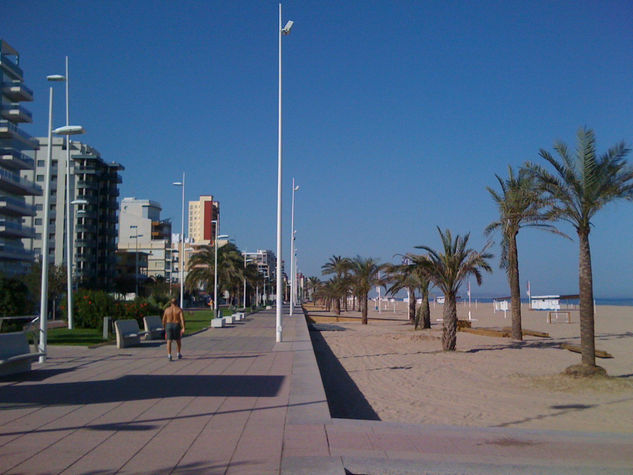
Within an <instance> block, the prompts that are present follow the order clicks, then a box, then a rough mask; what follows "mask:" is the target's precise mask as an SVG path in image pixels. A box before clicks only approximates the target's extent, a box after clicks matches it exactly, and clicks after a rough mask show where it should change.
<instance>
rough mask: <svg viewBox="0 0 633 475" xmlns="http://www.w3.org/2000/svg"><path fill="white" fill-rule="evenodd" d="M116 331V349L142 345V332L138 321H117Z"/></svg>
mask: <svg viewBox="0 0 633 475" xmlns="http://www.w3.org/2000/svg"><path fill="white" fill-rule="evenodd" d="M114 330H115V332H116V347H117V348H125V347H128V346H133V345H139V344H140V343H141V335H144V334H145V332H142V331H141V329H140V328H139V327H138V322H137V321H136V320H115V322H114Z"/></svg>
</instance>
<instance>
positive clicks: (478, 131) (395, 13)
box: [0, 0, 633, 297]
mask: <svg viewBox="0 0 633 475" xmlns="http://www.w3.org/2000/svg"><path fill="white" fill-rule="evenodd" d="M277 5H278V3H277V2H273V1H261V0H258V1H234V2H227V1H222V2H220V1H195V2H194V1H179V2H175V1H169V2H167V1H138V0H137V1H129V0H125V1H118V0H116V1H107V2H105V1H64V2H50V1H29V0H25V1H20V2H4V3H3V5H2V17H1V18H0V37H2V38H4V39H5V40H6V41H8V42H9V43H10V44H12V45H13V46H14V47H15V48H16V49H18V51H20V53H21V56H22V58H21V59H22V67H23V69H24V71H25V79H26V83H27V85H29V87H31V88H32V89H34V91H35V95H36V98H35V101H34V102H33V103H31V104H27V107H28V108H29V109H30V110H31V111H32V112H33V113H34V123H33V124H31V125H27V126H26V127H25V129H26V130H27V131H29V132H30V133H32V134H33V135H37V136H43V135H45V134H46V120H47V107H48V104H47V102H48V100H47V99H48V94H47V87H48V84H47V82H46V80H45V76H46V75H47V74H54V73H62V72H63V68H64V57H65V56H66V55H68V56H69V57H70V77H71V83H70V86H71V122H72V123H78V124H82V125H83V126H84V127H85V128H86V129H87V132H88V133H87V135H86V136H85V137H84V138H83V140H84V141H85V142H87V143H89V144H90V145H92V146H94V147H95V148H97V149H98V150H99V151H100V152H101V154H102V156H103V158H104V159H105V160H108V161H117V162H120V163H121V164H123V165H124V166H125V171H124V172H123V184H122V185H121V197H125V196H135V197H137V198H147V199H153V200H156V201H159V202H160V203H161V204H162V206H163V213H162V216H163V217H164V218H171V219H172V220H173V223H174V230H175V231H178V230H179V228H180V203H181V202H180V199H181V195H180V189H178V188H176V187H174V186H172V185H171V183H172V182H173V181H175V180H179V179H180V177H181V174H182V172H183V171H185V172H186V173H187V190H186V191H187V199H188V200H189V199H196V198H197V196H198V195H200V194H213V195H214V196H215V197H216V198H217V199H218V200H219V201H220V202H221V213H222V218H221V220H222V232H223V233H229V234H230V235H231V236H232V238H234V240H235V242H236V244H237V245H238V246H239V247H240V248H241V249H245V250H255V249H258V248H259V249H272V250H275V242H276V199H277V198H276V197H277V194H276V193H277V188H276V187H277V22H278V17H277V15H278V13H277V10H278V6H277ZM289 19H292V20H294V22H295V25H294V28H293V30H292V34H291V35H290V36H288V37H285V38H284V44H283V47H284V55H283V59H284V98H283V99H284V258H285V259H286V262H287V263H288V262H289V236H290V189H291V180H292V177H293V176H294V177H295V178H296V180H297V183H298V184H299V185H300V186H301V189H300V191H299V192H297V197H296V228H297V230H298V231H297V241H296V242H297V244H296V245H297V248H298V254H299V269H300V270H301V271H303V272H304V273H306V274H308V275H320V267H321V265H322V264H323V263H324V262H325V261H326V260H327V259H328V257H329V256H331V255H333V254H336V255H344V256H354V255H356V254H360V255H362V256H365V257H375V258H378V259H380V260H381V261H382V262H388V261H392V259H393V256H394V254H397V253H406V252H410V251H413V250H414V246H415V245H420V244H427V245H430V246H432V247H438V246H439V238H438V235H437V231H436V226H441V227H442V228H447V227H448V228H450V229H451V230H452V231H453V232H456V233H466V232H470V233H471V241H472V245H473V247H477V248H479V247H481V246H482V244H483V243H484V242H485V238H484V236H483V229H484V228H485V226H486V225H487V224H488V223H490V222H491V221H493V220H495V219H496V217H497V214H496V213H497V211H496V209H495V207H494V204H493V202H492V200H491V198H490V196H489V194H488V192H487V191H486V186H494V185H495V184H496V180H495V179H494V174H495V173H497V174H499V175H501V176H505V175H507V166H508V165H512V166H514V167H519V166H520V165H521V164H523V163H524V162H525V161H526V160H533V161H538V160H540V159H539V157H538V151H539V149H540V148H546V149H549V150H551V149H552V146H553V144H554V142H555V141H556V140H563V141H565V142H567V143H568V144H569V145H570V146H571V147H574V144H575V137H576V131H577V130H578V128H579V127H581V126H585V125H586V126H588V127H590V128H593V129H594V130H595V132H596V136H597V140H598V149H599V151H600V152H604V151H605V150H606V149H607V148H608V147H610V146H612V145H614V144H615V143H617V142H619V141H624V142H625V143H627V144H629V145H631V144H632V143H633V121H632V118H633V116H632V112H633V27H632V26H633V3H631V2H630V1H626V0H625V1H600V2H587V1H557V2H551V1H545V2H515V1H481V2H466V1H463V2H446V1H436V2H427V1H399V2H392V1H387V0H384V1H349V2H323V1H288V2H286V3H285V4H284V22H285V21H286V20H289ZM56 98H57V105H56V107H55V121H56V125H63V122H64V109H63V98H64V94H63V88H62V87H59V90H58V93H57V95H56ZM630 161H633V156H631V157H630ZM594 224H595V228H594V230H593V231H592V234H591V244H592V254H593V264H594V285H595V291H596V295H597V296H598V297H632V296H633V203H630V202H620V203H617V204H612V205H611V206H609V207H607V208H605V209H604V210H603V211H602V212H600V213H599V215H598V216H597V217H596V219H595V221H594ZM563 229H564V230H565V231H567V232H570V233H572V234H573V233H574V232H573V230H571V229H569V228H567V227H565V226H563ZM496 240H497V241H499V239H498V238H497V239H496ZM577 247H578V245H577V240H576V239H575V235H574V241H573V242H571V241H566V240H563V239H561V238H558V237H556V236H553V235H549V234H546V233H542V232H538V231H532V230H525V231H521V233H520V234H519V259H520V264H521V268H520V271H521V287H522V290H523V291H525V283H526V281H527V280H530V281H531V284H532V291H533V294H539V293H540V294H542V293H576V292H577V290H578V284H577V281H578V277H577V269H578V261H577V255H578V249H577ZM494 252H495V254H496V255H497V256H498V255H499V248H498V246H497V245H496V246H495V247H494ZM494 267H495V272H494V274H493V275H491V276H486V277H485V280H484V284H483V286H482V287H481V288H478V289H477V288H474V289H473V293H474V294H478V295H504V294H507V292H508V291H507V283H506V278H505V274H504V273H503V272H502V271H501V270H499V269H498V258H497V257H495V259H494Z"/></svg>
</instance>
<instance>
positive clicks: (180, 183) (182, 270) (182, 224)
mask: <svg viewBox="0 0 633 475" xmlns="http://www.w3.org/2000/svg"><path fill="white" fill-rule="evenodd" d="M172 184H173V185H175V186H180V187H182V215H181V219H180V266H179V267H180V308H183V299H184V295H185V292H184V290H185V287H184V285H185V172H182V181H175V182H173V183H172ZM189 232H191V230H190V231H189Z"/></svg>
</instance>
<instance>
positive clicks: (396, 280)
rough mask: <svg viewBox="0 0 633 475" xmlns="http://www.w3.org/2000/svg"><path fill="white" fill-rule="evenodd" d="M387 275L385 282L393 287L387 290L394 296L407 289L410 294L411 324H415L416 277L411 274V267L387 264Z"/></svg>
mask: <svg viewBox="0 0 633 475" xmlns="http://www.w3.org/2000/svg"><path fill="white" fill-rule="evenodd" d="M385 272H386V274H387V276H386V278H385V281H386V282H389V283H391V287H389V288H388V289H387V292H389V293H390V294H392V295H395V294H397V293H398V292H400V291H401V290H404V289H407V290H408V293H409V322H411V323H414V322H415V288H416V284H417V282H416V279H415V275H414V274H413V273H412V272H411V269H410V266H409V265H407V264H387V265H385Z"/></svg>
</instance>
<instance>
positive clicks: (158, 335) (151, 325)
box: [143, 315, 165, 340]
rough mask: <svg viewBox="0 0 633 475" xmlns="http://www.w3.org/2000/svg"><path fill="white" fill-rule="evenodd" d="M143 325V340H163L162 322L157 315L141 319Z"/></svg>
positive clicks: (163, 329)
mask: <svg viewBox="0 0 633 475" xmlns="http://www.w3.org/2000/svg"><path fill="white" fill-rule="evenodd" d="M143 325H144V326H145V334H146V337H145V338H146V339H147V340H164V339H165V328H163V320H162V319H161V318H160V317H159V316H158V315H148V316H147V317H143Z"/></svg>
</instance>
